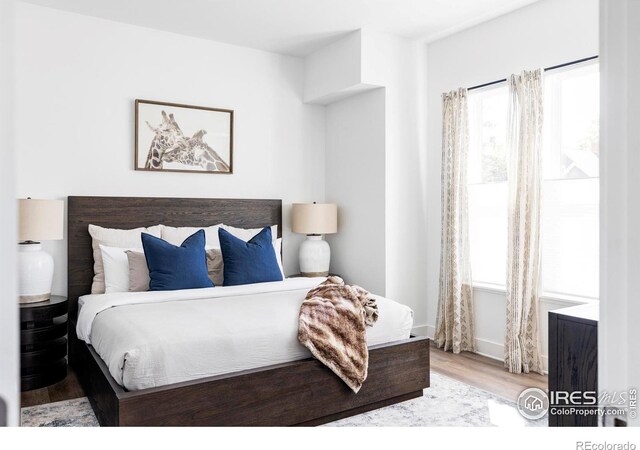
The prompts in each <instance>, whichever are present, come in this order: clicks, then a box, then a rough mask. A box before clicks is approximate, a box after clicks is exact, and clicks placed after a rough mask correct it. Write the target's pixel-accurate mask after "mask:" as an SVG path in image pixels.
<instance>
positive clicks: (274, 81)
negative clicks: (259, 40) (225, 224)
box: [15, 4, 325, 294]
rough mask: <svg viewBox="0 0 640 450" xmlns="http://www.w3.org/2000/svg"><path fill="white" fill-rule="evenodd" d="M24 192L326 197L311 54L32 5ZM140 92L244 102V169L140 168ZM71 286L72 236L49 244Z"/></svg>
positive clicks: (27, 26)
mask: <svg viewBox="0 0 640 450" xmlns="http://www.w3.org/2000/svg"><path fill="white" fill-rule="evenodd" d="M16 67H17V70H16V73H17V77H16V78H17V91H16V92H17V94H16V95H17V99H18V102H17V107H16V115H15V118H16V140H17V144H16V149H17V181H18V185H17V195H18V196H31V197H36V198H37V197H42V198H64V197H66V196H68V195H111V196H115V195H123V196H171V197H230V198H282V200H283V205H284V206H285V208H284V218H283V219H284V224H285V233H284V243H285V244H284V250H283V251H284V264H285V272H286V273H287V274H291V273H295V272H297V271H298V258H297V253H298V245H299V243H300V242H301V240H302V236H298V235H293V234H291V233H290V227H289V207H290V204H291V203H292V202H307V201H314V200H320V201H322V200H323V199H324V160H325V159H324V132H325V128H324V108H323V107H321V106H315V105H306V104H304V103H302V92H303V83H304V62H303V61H302V60H301V59H299V58H293V57H286V56H281V55H276V54H271V53H266V52H262V51H258V50H251V49H247V48H243V47H237V46H232V45H227V44H221V43H215V42H211V41H207V40H202V39H197V38H191V37H186V36H182V35H178V34H172V33H167V32H162V31H157V30H152V29H147V28H141V27H135V26H131V25H126V24H122V23H117V22H111V21H107V20H102V19H97V18H93V17H88V16H82V15H77V14H73V13H67V12H61V11H57V10H54V9H48V8H42V7H38V6H33V5H29V4H19V5H18V7H17V64H16ZM135 98H142V99H151V100H160V101H168V102H177V103H184V104H194V105H205V106H213V107H222V108H229V109H233V110H235V117H234V119H235V121H234V174H233V175H211V174H175V173H148V172H136V171H134V170H133V151H134V150H133V145H134V142H133V133H134V120H133V119H134V118H133V114H134V105H133V101H134V99H135ZM46 246H47V248H48V250H50V251H51V252H53V254H54V258H55V263H56V273H55V278H54V285H53V292H54V293H58V294H64V293H65V292H66V242H62V241H58V242H49V243H46Z"/></svg>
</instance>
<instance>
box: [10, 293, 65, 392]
mask: <svg viewBox="0 0 640 450" xmlns="http://www.w3.org/2000/svg"><path fill="white" fill-rule="evenodd" d="M68 309H69V303H68V301H67V299H66V297H59V296H55V295H53V296H51V298H50V299H49V300H47V301H45V302H37V303H22V304H20V382H21V390H22V391H30V390H32V389H38V388H41V387H45V386H49V385H51V384H53V383H57V382H58V381H61V380H63V379H64V378H65V377H66V376H67V327H68V325H67V313H68Z"/></svg>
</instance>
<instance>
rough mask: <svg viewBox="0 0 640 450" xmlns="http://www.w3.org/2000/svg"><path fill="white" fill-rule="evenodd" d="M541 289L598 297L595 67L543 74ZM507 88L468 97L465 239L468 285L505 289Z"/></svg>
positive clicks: (596, 90) (497, 88)
mask: <svg viewBox="0 0 640 450" xmlns="http://www.w3.org/2000/svg"><path fill="white" fill-rule="evenodd" d="M544 94H545V98H544V114H545V117H544V136H543V153H542V164H543V182H542V194H543V197H542V215H541V219H542V220H541V245H542V247H541V287H542V291H543V293H546V294H550V295H553V294H564V295H575V296H583V297H592V298H597V297H598V289H599V286H598V267H599V266H598V257H599V252H598V239H599V238H598V232H599V230H598V227H599V224H598V204H599V178H598V176H599V173H598V168H599V145H598V144H599V135H598V132H599V127H598V121H599V106H600V105H599V73H598V64H597V63H590V64H581V65H579V66H569V67H567V68H565V69H564V70H553V71H548V72H546V73H545V91H544ZM507 95H508V93H507V87H506V86H505V85H500V86H499V87H493V88H490V89H484V90H480V91H476V92H471V93H470V95H469V175H468V182H469V234H470V241H471V267H472V271H473V281H474V283H481V284H492V285H497V286H500V287H504V285H505V277H506V259H507V183H506V179H507V170H506V167H507V155H506V139H507V136H506V134H507V132H506V127H507V108H508V100H507Z"/></svg>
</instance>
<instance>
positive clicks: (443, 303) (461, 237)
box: [435, 89, 475, 353]
mask: <svg viewBox="0 0 640 450" xmlns="http://www.w3.org/2000/svg"><path fill="white" fill-rule="evenodd" d="M468 147H469V130H468V110H467V90H466V89H458V90H457V91H452V92H449V93H447V94H443V96H442V199H441V200H442V241H441V254H440V295H439V298H438V317H437V319H436V334H435V340H436V344H437V346H438V347H444V349H445V350H446V351H448V350H452V351H453V353H460V352H461V351H475V336H474V331H473V290H472V287H471V263H470V260H469V233H468V220H469V218H468V207H467V153H468Z"/></svg>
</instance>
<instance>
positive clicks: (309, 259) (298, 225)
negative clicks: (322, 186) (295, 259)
mask: <svg viewBox="0 0 640 450" xmlns="http://www.w3.org/2000/svg"><path fill="white" fill-rule="evenodd" d="M291 229H292V230H293V232H294V233H300V234H306V235H307V239H306V240H305V241H304V242H303V243H302V245H300V254H299V258H300V273H301V274H302V275H303V276H305V277H322V276H327V275H329V264H330V262H331V248H330V247H329V244H328V243H327V241H325V240H324V239H323V238H322V235H324V234H330V233H336V232H337V231H338V206H337V205H336V204H335V203H315V202H314V203H294V204H293V205H292V209H291Z"/></svg>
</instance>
